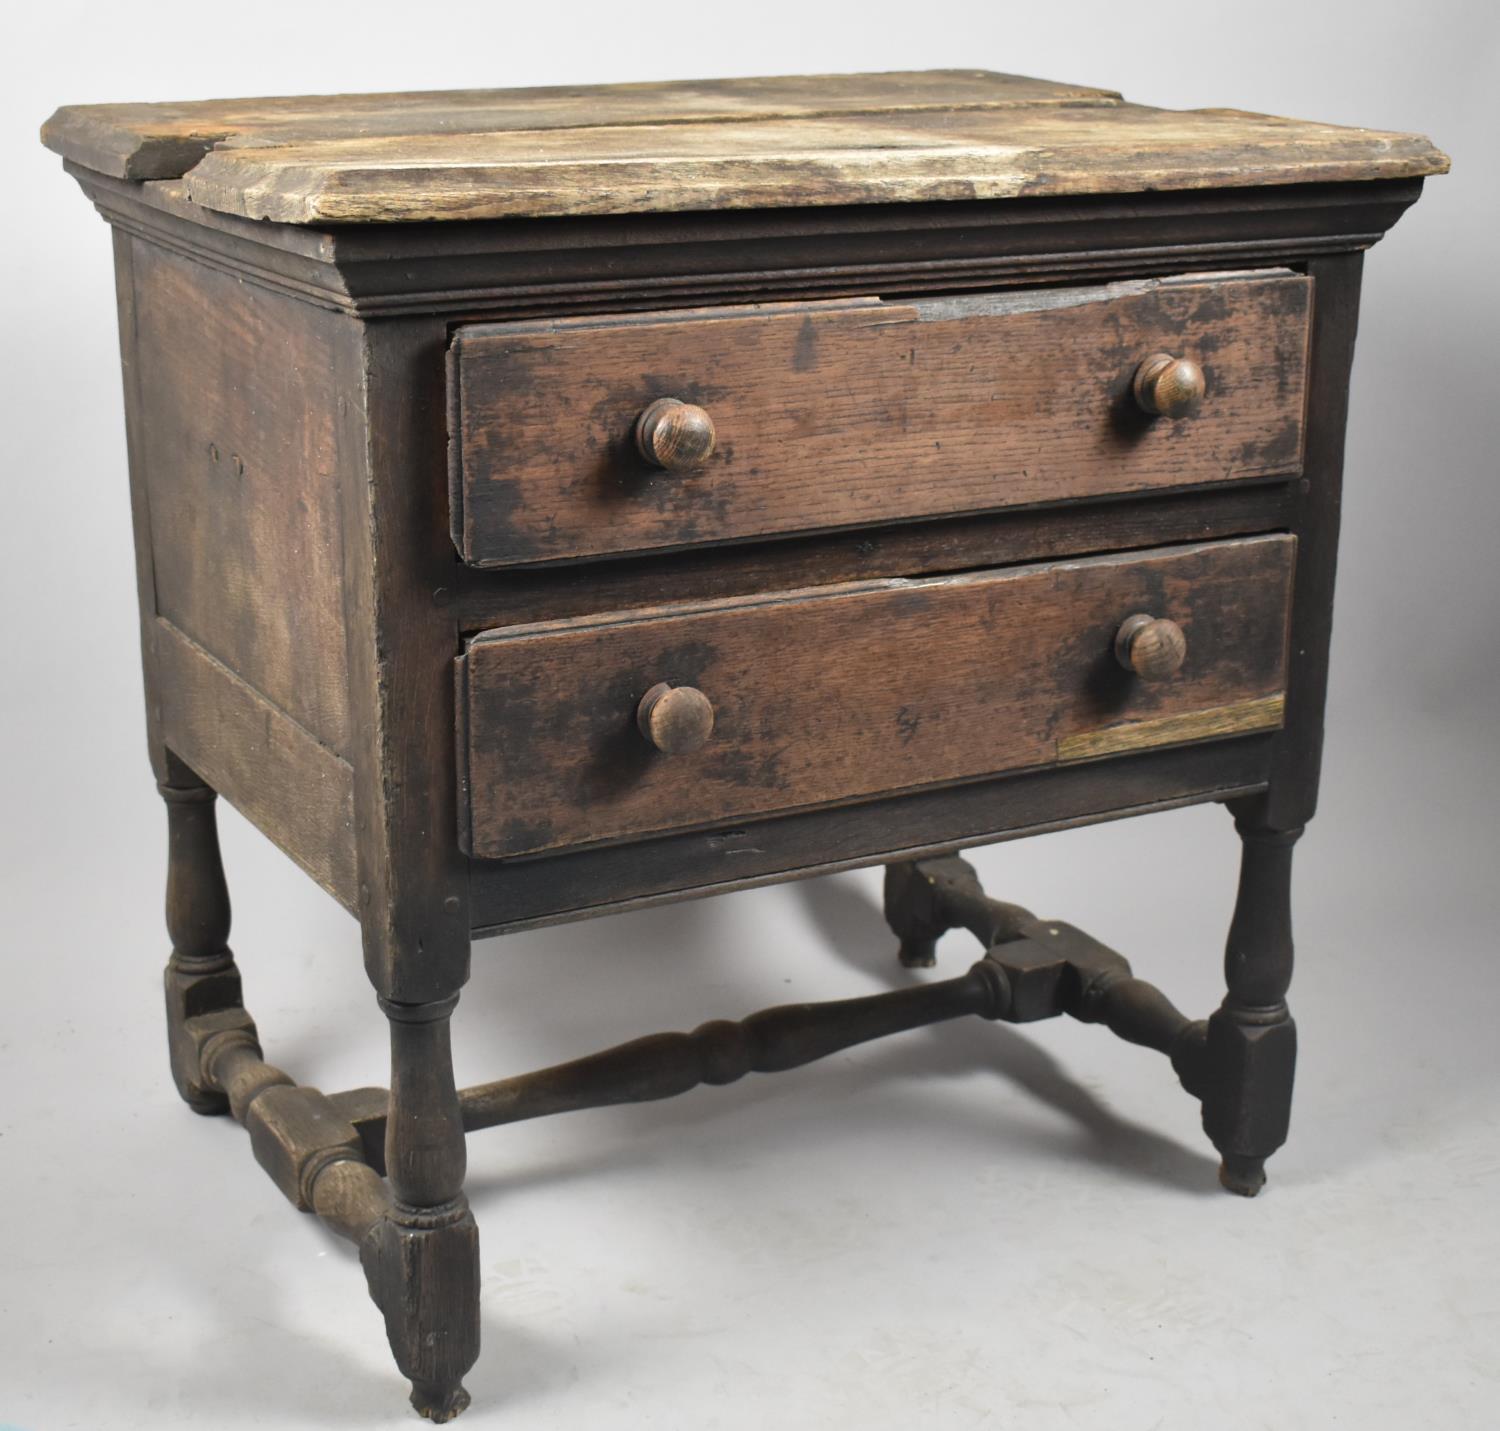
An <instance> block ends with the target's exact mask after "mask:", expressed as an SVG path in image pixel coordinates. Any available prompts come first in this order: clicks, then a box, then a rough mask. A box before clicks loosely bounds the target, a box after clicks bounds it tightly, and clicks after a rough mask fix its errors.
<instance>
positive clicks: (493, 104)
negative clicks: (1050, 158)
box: [42, 70, 1120, 180]
mask: <svg viewBox="0 0 1500 1431" xmlns="http://www.w3.org/2000/svg"><path fill="white" fill-rule="evenodd" d="M1119 98H1120V96H1119V95H1118V94H1117V93H1116V92H1115V91H1113V90H1104V89H1092V88H1090V87H1088V86H1087V85H1069V84H1054V83H1053V82H1051V81H1050V80H1038V79H1028V78H1026V77H1025V76H1023V75H1004V74H994V73H992V72H990V71H988V70H917V71H905V72H903V71H892V72H890V73H886V74H862V75H776V76H765V77H760V78H744V79H711V80H674V81H670V82H667V83H642V84H613V85H555V86H540V87H537V88H534V89H468V90H462V89H456V90H429V91H426V92H416V93H410V94H333V95H327V94H319V95H295V96H274V97H267V98H260V99H208V100H191V101H187V102H182V103H175V104H174V103H167V104H85V105H65V106H64V107H63V108H61V109H59V110H58V111H57V113H56V114H54V115H53V116H52V118H51V119H49V120H48V121H47V123H46V124H45V125H44V126H43V127H42V139H43V142H45V143H46V144H47V145H48V146H50V147H51V148H53V149H55V150H57V151H58V152H59V153H61V154H65V155H67V156H68V157H69V158H70V159H75V160H77V161H78V162H79V163H82V164H86V165H87V166H88V167H89V168H91V169H96V170H98V171H99V172H100V173H101V174H111V175H113V176H115V177H116V178H120V179H136V180H145V179H174V178H177V177H179V176H180V175H182V174H184V173H186V172H187V170H188V169H190V168H191V167H192V166H193V165H194V164H196V163H197V162H198V160H199V159H201V158H202V157H203V156H204V155H205V154H206V153H207V152H208V151H209V150H210V149H212V148H214V147H215V146H217V145H220V144H224V143H241V144H258V145H267V144H286V143H307V142H316V141H330V140H356V141H358V140H368V139H407V138H411V137H414V136H418V135H424V134H425V135H456V136H463V135H478V134H489V133H507V132H515V131H521V132H526V133H530V132H533V131H537V130H551V129H584V130H593V129H598V128H604V127H611V126H616V125H640V124H651V125H658V124H689V123H693V124H717V123H723V122H725V121H728V120H741V121H744V120H771V119H804V118H812V117H815V116H825V115H838V114H843V115H851V114H868V113H874V114H890V113H910V112H911V111H913V110H922V109H937V110H942V111H945V112H950V111H953V110H964V109H1013V108H1015V107H1017V106H1018V105H1053V104H1113V103H1118V101H1119Z"/></svg>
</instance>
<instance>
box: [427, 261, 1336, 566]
mask: <svg viewBox="0 0 1500 1431" xmlns="http://www.w3.org/2000/svg"><path fill="white" fill-rule="evenodd" d="M1309 297H1310V285H1309V284H1308V282H1307V280H1306V279H1304V278H1302V277H1299V276H1295V275H1292V274H1286V273H1281V274H1265V275H1262V274H1251V275H1240V276H1233V277H1223V278H1199V279H1195V280H1192V281H1186V280H1162V281H1157V280H1145V281H1137V282H1129V283H1118V284H1111V285H1108V286H1106V287H1103V288H1077V289H1056V290H1043V291H1038V292H1033V293H1027V294H1012V295H990V296H987V297H983V298H938V299H923V300H919V301H915V302H911V303H904V304H897V303H879V302H876V301H874V300H869V301H864V302H861V301H850V302H843V303H836V304H828V305H821V304H791V305H784V306H771V307H768V308H765V309H762V310H757V309H753V308H752V309H745V310H733V311H730V310H711V311H704V312H702V313H695V314H657V315H652V314H646V315H641V316H639V317H632V318H618V319H606V320H578V321H573V320H561V321H553V322H537V323H515V324H507V325H497V326H494V327H490V326H475V327H471V328H464V329H460V330H459V333H458V335H457V337H456V338H455V339H454V343H453V348H452V353H451V358H450V362H451V376H450V381H451V382H452V383H453V385H454V387H455V389H456V394H455V398H454V407H453V421H454V423H455V429H456V430H455V433H454V438H455V440H454V443H453V446H452V447H451V449H450V452H451V457H452V461H453V462H454V464H455V469H454V473H453V478H452V490H453V495H454V501H455V511H454V514H453V517H454V541H455V543H456V545H457V546H458V548H459V550H460V551H461V552H462V553H463V555H464V556H465V558H466V559H467V560H469V561H471V562H474V563H476V564H479V565H499V564H505V563H513V562H536V561H548V560H558V559H572V558H575V557H578V556H598V555H603V554H607V553H619V552H630V551H639V550H644V549H648V548H652V547H668V548H675V547H683V546H695V545H703V544H709V543H717V542H723V541H726V540H730V541H732V540H737V539H744V538H746V537H753V536H763V535H766V534H771V533H790V532H798V531H812V530H823V529H828V528H837V527H846V526H855V525H869V524H871V523H880V522H889V521H895V520H899V519H901V518H910V517H919V516H946V515H949V514H952V513H957V512H971V511H982V510H984V509H986V508H997V507H1008V506H1020V505H1025V504H1028V503H1037V502H1049V501H1059V500H1063V499H1069V498H1079V497H1097V496H1102V495H1105V494H1111V493H1120V492H1130V491H1141V490H1149V489H1152V488H1162V487H1171V486H1175V485H1185V484H1197V483H1204V482H1215V481H1228V480H1238V479H1244V478H1251V477H1263V476H1266V475H1269V474H1274V473H1290V472H1295V471H1296V470H1297V469H1298V467H1299V465H1300V463H1301V458H1302V421H1303V387H1302V381H1303V367H1304V362H1305V357H1306V349H1307V324H1308V303H1309ZM1167 340H1171V341H1173V342H1175V343H1176V344H1177V345H1179V346H1180V347H1181V348H1182V349H1183V351H1184V352H1188V353H1194V354H1197V355H1198V356H1199V357H1200V358H1201V359H1202V362H1203V366H1204V368H1205V370H1206V373H1207V378H1208V382H1209V395H1208V397H1207V399H1206V401H1205V402H1204V405H1203V410H1202V411H1201V412H1200V413H1199V414H1198V415H1197V416H1196V417H1193V418H1191V419H1186V418H1185V419H1177V420H1174V419H1172V418H1168V417H1156V418H1151V417H1148V416H1147V415H1145V414H1143V413H1141V411H1140V410H1139V408H1138V407H1137V406H1136V404H1135V402H1134V400H1133V399H1132V397H1131V385H1132V380H1133V377H1134V374H1135V372H1136V369H1137V367H1138V365H1139V364H1140V363H1141V361H1142V360H1143V359H1144V358H1146V357H1147V356H1149V355H1150V354H1151V353H1152V352H1153V351H1154V350H1155V349H1156V348H1157V347H1159V346H1160V345H1161V344H1162V343H1163V342H1164V341H1167ZM576 393H588V394H589V395H590V399H591V401H589V402H588V403H579V402H577V401H576V400H575V399H574V397H573V395H574V394H576ZM663 397H676V398H678V399H682V400H688V401H692V402H696V403H698V404H699V405H701V406H704V407H706V408H707V409H709V410H710V411H711V413H712V417H713V426H714V429H715V431H716V433H717V443H718V445H717V449H716V450H715V452H714V454H713V456H712V457H710V458H709V459H708V460H707V461H706V462H705V463H704V464H703V465H702V468H701V471H696V472H694V473H693V474H692V475H684V474H681V473H676V472H672V473H667V474H661V473H657V472H655V471H654V470H653V467H652V465H651V464H649V463H647V462H646V461H644V460H643V459H642V458H641V456H640V454H639V453H638V452H637V451H636V445H635V443H634V441H633V438H632V435H633V433H634V431H635V427H636V423H637V419H638V416H639V414H640V413H641V411H642V410H643V408H646V407H647V406H649V405H650V404H651V403H653V402H655V401H656V400H657V399H659V398H663Z"/></svg>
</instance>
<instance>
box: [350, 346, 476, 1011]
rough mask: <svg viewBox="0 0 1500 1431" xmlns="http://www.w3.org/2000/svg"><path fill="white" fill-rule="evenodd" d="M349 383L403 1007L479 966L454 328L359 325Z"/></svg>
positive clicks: (354, 690)
mask: <svg viewBox="0 0 1500 1431" xmlns="http://www.w3.org/2000/svg"><path fill="white" fill-rule="evenodd" d="M350 329H351V332H350V340H351V341H350V347H349V350H348V352H347V353H346V354H345V361H346V362H347V364H348V366H347V368H345V369H342V370H341V371H342V381H343V383H344V384H345V385H346V386H347V388H348V389H349V391H350V392H351V393H358V394H359V398H358V400H357V401H351V402H349V403H347V404H346V405H345V407H344V409H343V410H342V418H343V421H344V423H345V424H346V425H347V432H348V441H349V443H350V445H351V447H352V446H353V445H354V444H355V442H356V439H358V438H360V437H363V438H365V439H366V442H365V444H364V445H363V447H362V448H361V455H360V460H359V462H358V464H357V465H356V466H355V467H354V468H353V469H351V470H350V471H349V472H347V473H346V474H344V480H343V483H342V486H343V500H344V504H345V505H344V537H345V544H344V571H345V573H346V576H345V621H346V627H347V640H348V652H349V672H350V703H351V711H352V717H351V724H352V727H353V731H354V741H353V752H354V753H353V763H354V765H355V767H356V770H357V772H358V773H357V776H356V780H355V792H354V806H355V818H356V824H357V828H358V832H359V886H360V895H361V900H360V906H359V916H360V929H361V934H362V936H363V941H364V953H365V968H366V970H367V971H368V973H369V975H370V980H371V982H372V983H373V984H374V986H375V989H376V991H377V992H378V993H379V994H380V995H381V996H382V997H384V998H388V999H393V1000H396V1001H398V1002H400V1003H403V1004H423V1003H429V1002H432V1001H433V1000H435V999H444V998H447V997H449V996H450V995H452V994H454V993H456V992H457V990H458V989H460V988H461V987H462V986H463V984H464V982H465V980H467V978H468V976H469V914H468V898H469V869H468V861H467V860H465V859H464V857H463V853H462V851H461V850H460V849H459V848H458V845H457V842H456V840H454V839H453V838H451V833H452V831H453V830H455V829H456V827H457V822H458V812H457V792H456V788H455V786H456V781H455V777H454V756H453V734H452V732H453V729H454V722H455V718H456V717H455V711H454V703H453V677H452V669H453V661H454V659H455V658H456V657H457V655H458V652H459V640H458V632H457V628H456V626H455V624H454V621H453V618H452V615H451V613H449V612H448V611H447V610H446V609H445V608H444V607H443V605H442V604H440V603H439V602H438V601H436V600H435V599H434V596H435V593H437V592H439V591H441V590H442V588H443V585H444V583H445V582H447V581H448V580H450V579H451V577H450V574H451V573H452V571H453V569H454V566H455V563H454V560H453V548H452V545H451V544H450V543H449V541H448V538H447V536H446V534H445V532H444V522H443V504H444V473H443V463H442V457H441V453H442V447H443V416H444V410H445V409H444V392H443V366H442V345H443V341H444V336H445V335H444V329H443V326H442V324H441V323H436V322H431V321H425V320H419V319H399V320H392V321H388V322H384V323H381V324H371V325H365V324H356V323H353V322H351V323H350Z"/></svg>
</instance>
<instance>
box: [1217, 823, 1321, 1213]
mask: <svg viewBox="0 0 1500 1431" xmlns="http://www.w3.org/2000/svg"><path fill="white" fill-rule="evenodd" d="M1231 809H1232V810H1233V812H1234V816H1235V828H1236V829H1237V830H1238V831H1239V834H1240V839H1241V841H1242V851H1241V862H1240V883H1239V893H1238V895H1237V897H1236V899H1235V906H1234V918H1233V920H1232V921H1231V923H1230V926H1229V940H1228V945H1227V947H1226V950H1225V955H1224V976H1225V981H1226V983H1227V984H1228V986H1229V992H1228V993H1227V994H1226V995H1225V998H1224V1002H1223V1004H1222V1005H1221V1006H1220V1007H1219V1009H1218V1010H1217V1011H1216V1012H1215V1013H1214V1014H1213V1016H1212V1017H1211V1018H1210V1019H1209V1021H1208V1045H1207V1050H1206V1080H1205V1088H1204V1094H1203V1129H1204V1131H1205V1132H1206V1133H1207V1134H1208V1136H1209V1138H1210V1139H1212V1141H1213V1144H1214V1146H1215V1147H1216V1148H1217V1149H1218V1150H1219V1154H1220V1157H1221V1158H1222V1159H1223V1161H1222V1164H1221V1165H1220V1169H1219V1180H1220V1181H1221V1182H1222V1183H1223V1184H1224V1186H1225V1187H1226V1188H1227V1189H1228V1190H1229V1191H1230V1192H1233V1193H1239V1194H1240V1195H1241V1196H1244V1197H1254V1196H1255V1194H1256V1193H1258V1192H1259V1191H1260V1190H1261V1188H1262V1187H1263V1186H1264V1185H1265V1181H1266V1171H1265V1165H1266V1159H1267V1158H1268V1157H1270V1156H1271V1154H1272V1153H1274V1152H1275V1151H1276V1149H1277V1148H1279V1147H1280V1146H1281V1145H1282V1144H1283V1143H1284V1142H1285V1141H1286V1135H1287V1127H1288V1124H1289V1122H1290V1118H1291V1108H1292V1079H1293V1075H1294V1073H1295V1071H1296V1066H1297V1026H1296V1025H1295V1024H1294V1023H1293V1022H1292V1016H1291V1013H1290V1012H1289V1011H1288V1009H1287V1004H1286V991H1287V988H1288V986H1289V985H1290V984H1291V981H1292V904H1291V884H1292V847H1293V845H1295V844H1296V842H1297V837H1298V836H1299V835H1300V834H1301V833H1302V828H1301V827H1300V826H1294V827H1291V828H1287V829H1277V828H1276V827H1275V826H1274V825H1273V824H1271V822H1270V821H1269V820H1268V818H1267V812H1266V803H1265V799H1264V797H1255V798H1254V799H1251V800H1246V801H1242V802H1237V803H1235V804H1234V805H1232V806H1231Z"/></svg>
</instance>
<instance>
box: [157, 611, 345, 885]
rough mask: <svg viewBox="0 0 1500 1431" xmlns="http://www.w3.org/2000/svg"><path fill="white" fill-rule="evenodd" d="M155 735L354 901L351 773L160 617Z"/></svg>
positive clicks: (277, 842) (320, 880)
mask: <svg viewBox="0 0 1500 1431" xmlns="http://www.w3.org/2000/svg"><path fill="white" fill-rule="evenodd" d="M153 653H154V654H153V671H154V673H155V674H154V686H155V691H154V696H153V699H154V700H155V701H156V703H157V706H158V716H157V718H158V720H159V722H160V730H161V738H162V739H163V740H164V741H165V742H166V744H167V745H168V746H169V747H170V748H171V750H173V751H175V752H177V753H178V754H180V755H181V756H182V758H183V759H184V760H185V761H187V762H189V763H190V764H191V765H192V768H193V769H194V770H195V771H197V772H198V773H199V774H200V775H201V776H202V777H203V778H204V779H205V780H207V781H208V782H210V783H211V784H212V786H213V788H214V789H215V790H217V791H218V792H219V793H220V794H222V795H223V796H224V798H225V799H226V800H228V801H229V802H230V803H231V804H232V805H233V806H234V807H235V809H237V810H238V811H239V812H240V813H241V814H242V815H244V817H245V818H246V819H247V820H249V821H250V823H251V824H252V825H255V826H256V827H257V828H258V829H259V830H260V831H261V832H262V833H263V834H264V835H266V836H267V837H268V838H269V839H270V840H271V841H272V843H274V844H275V845H277V846H278V847H279V848H280V849H281V850H283V851H284V852H285V853H286V854H288V855H290V856H291V857H292V859H294V860H295V861H296V862H297V863H298V864H299V865H301V867H302V868H303V869H304V870H305V871H306V872H307V873H308V874H310V875H311V876H312V877H313V878H314V879H315V880H317V882H318V883H319V884H320V885H322V887H323V888H324V889H326V890H327V891H328V892H329V894H331V895H332V896H333V897H334V898H335V899H336V900H338V902H339V903H340V904H342V905H343V906H344V907H345V908H346V909H350V910H354V909H357V908H358V893H357V885H356V880H355V861H354V847H355V838H354V798H353V787H354V777H353V772H352V770H351V769H350V767H349V765H348V763H347V762H346V761H344V760H343V759H341V758H340V757H339V756H337V755H335V754H334V753H333V752H332V751H331V750H329V749H328V747H327V746H325V745H322V744H320V743H319V742H318V741H316V740H314V739H313V737H312V736H310V735H309V734H308V733H307V732H306V731H305V730H304V729H303V728H302V727H301V726H300V725H298V724H297V722H296V721H294V720H292V719H291V717H290V716H288V715H286V714H285V713H284V712H282V711H280V710H278V709H277V708H276V707H275V706H274V705H272V704H271V703H270V702H269V701H268V700H266V698H265V697H264V696H262V695H260V694H259V693H258V692H257V691H255V690H254V689H253V688H252V687H250V686H249V685H247V684H246V683H245V682H244V681H242V680H241V679H240V678H239V677H238V676H236V675H235V673H234V672H233V671H231V670H230V669H229V668H228V667H227V666H225V665H223V664H222V663H221V662H219V661H216V660H214V658H213V657H212V656H210V655H209V654H208V652H206V651H204V650H203V649H202V648H201V647H200V646H197V645H196V644H195V643H194V642H192V641H191V640H189V639H188V638H187V637H186V636H184V635H183V634H182V632H180V631H178V630H177V629H176V628H175V627H174V626H172V625H171V624H170V623H169V622H166V621H163V620H160V619H158V620H157V622H156V623H155V630H154V634H153Z"/></svg>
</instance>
